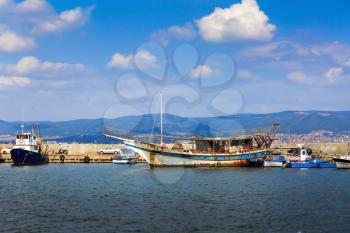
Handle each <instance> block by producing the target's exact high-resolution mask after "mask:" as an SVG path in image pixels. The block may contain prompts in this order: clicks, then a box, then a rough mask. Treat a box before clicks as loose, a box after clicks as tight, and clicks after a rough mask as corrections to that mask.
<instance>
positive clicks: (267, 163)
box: [264, 155, 287, 167]
mask: <svg viewBox="0 0 350 233" xmlns="http://www.w3.org/2000/svg"><path fill="white" fill-rule="evenodd" d="M286 163H287V160H286V157H285V156H283V155H275V156H272V157H268V158H267V159H265V160H264V167H284V166H285V165H286Z"/></svg>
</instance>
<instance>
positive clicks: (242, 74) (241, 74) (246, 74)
mask: <svg viewBox="0 0 350 233" xmlns="http://www.w3.org/2000/svg"><path fill="white" fill-rule="evenodd" d="M237 77H238V78H241V79H249V80H258V79H259V76H258V75H257V74H255V73H253V72H251V71H249V70H244V69H239V70H238V71H237Z"/></svg>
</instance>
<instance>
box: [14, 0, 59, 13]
mask: <svg viewBox="0 0 350 233" xmlns="http://www.w3.org/2000/svg"><path fill="white" fill-rule="evenodd" d="M8 1H9V0H8ZM51 10H52V7H51V5H50V4H49V3H48V2H47V1H46V0H25V1H22V2H20V3H18V4H17V5H15V11H17V12H27V13H28V12H32V13H38V12H44V11H51Z"/></svg>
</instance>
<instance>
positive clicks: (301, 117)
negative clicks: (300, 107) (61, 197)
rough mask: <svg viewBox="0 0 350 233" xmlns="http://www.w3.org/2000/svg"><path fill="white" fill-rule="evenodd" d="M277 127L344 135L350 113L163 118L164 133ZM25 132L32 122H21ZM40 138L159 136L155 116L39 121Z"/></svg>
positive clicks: (10, 129)
mask: <svg viewBox="0 0 350 233" xmlns="http://www.w3.org/2000/svg"><path fill="white" fill-rule="evenodd" d="M273 123H280V124H281V130H280V132H281V133H295V134H306V133H309V132H311V131H316V130H329V131H333V132H335V133H344V132H347V131H349V130H350V111H284V112H279V113H269V114H238V115H231V116H218V117H180V116H175V115H171V114H165V115H164V124H163V126H164V132H165V133H169V134H173V133H179V132H181V133H189V132H191V133H195V134H200V135H202V136H210V135H211V132H230V131H232V132H234V131H241V130H249V129H253V128H261V127H270V126H271V125H272V124H273ZM20 125H21V122H7V121H1V120H0V135H14V134H15V133H16V132H17V131H18V130H19V129H20ZM24 125H25V128H26V129H31V128H33V127H34V125H35V122H25V123H24ZM40 126H41V131H42V134H43V135H44V136H45V137H47V138H51V140H56V141H60V142H74V141H75V142H85V143H90V142H91V143H110V142H113V140H111V139H106V138H104V137H103V136H102V129H103V127H104V126H107V127H113V128H119V129H123V130H132V131H136V132H138V133H149V132H152V131H153V132H154V133H159V131H160V130H159V115H151V114H146V115H141V116H125V117H118V118H115V119H101V118H99V119H82V120H71V121H59V122H52V121H42V122H40Z"/></svg>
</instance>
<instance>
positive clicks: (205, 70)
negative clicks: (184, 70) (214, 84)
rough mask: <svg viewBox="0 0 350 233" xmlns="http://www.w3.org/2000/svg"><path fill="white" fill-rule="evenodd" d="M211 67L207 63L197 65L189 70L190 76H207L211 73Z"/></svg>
mask: <svg viewBox="0 0 350 233" xmlns="http://www.w3.org/2000/svg"><path fill="white" fill-rule="evenodd" d="M213 73H214V71H213V69H212V68H211V67H210V66H208V65H198V66H197V67H195V68H193V69H192V70H191V73H190V76H191V77H192V78H209V77H211V76H212V75H213Z"/></svg>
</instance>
